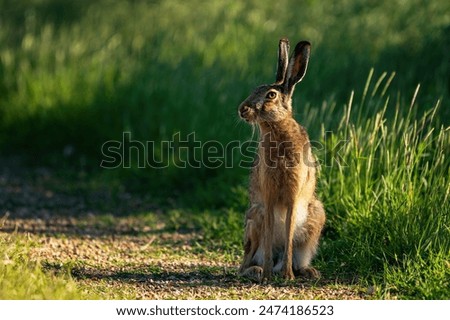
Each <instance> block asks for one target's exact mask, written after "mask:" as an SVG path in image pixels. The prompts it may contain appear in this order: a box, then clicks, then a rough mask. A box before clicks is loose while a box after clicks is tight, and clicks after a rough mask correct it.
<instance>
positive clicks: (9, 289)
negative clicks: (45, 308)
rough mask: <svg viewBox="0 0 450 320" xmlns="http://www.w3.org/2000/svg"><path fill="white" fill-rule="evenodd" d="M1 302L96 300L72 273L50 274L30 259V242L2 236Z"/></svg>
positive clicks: (12, 236)
mask: <svg viewBox="0 0 450 320" xmlns="http://www.w3.org/2000/svg"><path fill="white" fill-rule="evenodd" d="M0 251H1V252H2V258H1V259H2V260H0V299H13V300H16V299H19V300H24V299H35V300H42V299H46V300H48V299H51V300H56V299H72V300H73V299H95V298H98V296H97V295H94V294H93V293H88V292H86V291H83V290H81V289H80V288H79V287H78V286H77V284H76V283H75V281H74V280H72V279H71V278H70V276H69V272H62V273H60V274H49V273H46V272H44V271H43V270H42V267H41V265H40V264H39V263H36V261H31V260H30V258H29V251H30V242H29V241H27V240H26V239H25V238H23V237H20V236H17V235H5V234H3V233H2V234H0Z"/></svg>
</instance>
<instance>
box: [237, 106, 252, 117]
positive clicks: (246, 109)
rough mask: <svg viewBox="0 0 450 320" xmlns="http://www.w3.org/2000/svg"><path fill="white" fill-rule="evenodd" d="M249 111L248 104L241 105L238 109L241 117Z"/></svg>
mask: <svg viewBox="0 0 450 320" xmlns="http://www.w3.org/2000/svg"><path fill="white" fill-rule="evenodd" d="M249 111H250V108H249V107H248V106H242V107H241V108H240V110H239V113H240V115H241V117H243V116H245V114H246V113H248V112H249Z"/></svg>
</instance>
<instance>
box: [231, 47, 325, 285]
mask: <svg viewBox="0 0 450 320" xmlns="http://www.w3.org/2000/svg"><path fill="white" fill-rule="evenodd" d="M310 48H311V45H310V43H309V42H307V41H302V42H299V43H298V44H297V45H296V47H295V50H294V53H293V55H292V57H291V59H290V60H289V57H288V55H289V41H288V40H287V39H281V40H280V43H279V51H278V69H277V74H276V81H275V83H273V84H270V85H262V86H259V87H257V88H256V89H255V91H254V92H253V93H252V94H251V95H250V96H249V97H248V98H247V99H245V100H244V101H243V102H242V103H241V105H240V106H239V110H238V112H239V116H240V117H241V118H242V119H244V120H245V121H247V122H249V123H251V124H253V125H257V127H258V128H259V134H260V141H259V147H258V156H257V159H256V160H255V164H254V167H253V170H252V173H251V176H250V208H249V209H248V211H247V213H246V218H245V219H246V223H245V236H244V259H243V262H242V265H241V267H240V269H239V274H240V275H241V276H244V277H250V278H254V279H256V280H259V281H263V280H265V281H267V280H270V279H271V277H272V274H273V273H277V274H278V273H281V276H282V277H283V278H285V279H288V280H289V279H293V278H294V275H297V276H298V275H302V276H306V277H312V278H314V277H318V276H319V272H318V271H317V270H316V269H314V268H312V267H311V266H310V262H311V259H312V258H313V256H314V255H315V253H316V250H317V246H318V241H319V237H320V233H321V230H322V227H323V225H324V223H325V211H324V209H323V206H322V203H321V202H320V201H319V200H318V199H317V198H316V195H315V189H316V167H315V158H314V156H313V154H312V152H311V147H310V142H309V138H308V134H307V133H306V131H305V129H304V128H303V127H302V126H300V125H299V124H298V123H297V122H296V121H295V119H294V118H293V115H292V104H291V101H292V94H293V92H294V88H295V85H296V84H297V83H298V82H300V81H301V80H302V78H303V76H304V75H305V72H306V69H307V66H308V60H309V54H310Z"/></svg>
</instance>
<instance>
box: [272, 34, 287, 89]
mask: <svg viewBox="0 0 450 320" xmlns="http://www.w3.org/2000/svg"><path fill="white" fill-rule="evenodd" d="M288 63H289V40H288V39H286V38H283V39H281V40H280V43H279V44H278V68H277V78H276V81H275V83H276V84H282V83H284V81H285V78H286V70H287V68H288Z"/></svg>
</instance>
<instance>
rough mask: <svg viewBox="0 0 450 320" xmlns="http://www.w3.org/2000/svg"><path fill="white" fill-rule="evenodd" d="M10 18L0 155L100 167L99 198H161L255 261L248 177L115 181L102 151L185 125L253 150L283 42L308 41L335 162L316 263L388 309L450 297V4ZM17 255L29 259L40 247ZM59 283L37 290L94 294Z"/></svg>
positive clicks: (92, 177) (158, 174)
mask: <svg viewBox="0 0 450 320" xmlns="http://www.w3.org/2000/svg"><path fill="white" fill-rule="evenodd" d="M62 3H64V4H62ZM0 9H1V10H0V152H2V153H3V154H5V153H6V154H9V153H19V154H21V155H22V156H27V157H29V158H30V159H32V161H35V162H37V163H39V164H42V163H44V164H47V165H48V164H53V165H55V164H56V165H57V167H58V168H59V170H60V171H61V173H62V175H63V176H64V175H65V174H67V176H68V177H69V176H70V179H74V178H73V177H72V175H71V172H73V170H74V168H75V170H81V171H84V172H87V173H88V176H89V177H88V178H86V177H85V179H86V180H88V185H89V190H95V189H97V188H101V187H104V186H105V185H107V186H108V188H110V189H112V190H114V191H113V192H117V190H123V189H126V190H129V191H137V192H147V193H151V194H152V195H154V197H155V199H156V200H155V201H158V203H160V204H161V205H162V206H168V207H170V208H171V209H170V210H167V214H166V216H165V218H164V221H163V222H164V223H165V224H166V226H167V228H168V229H170V230H172V232H178V231H180V232H181V231H183V232H184V231H186V230H195V231H197V232H200V233H201V234H202V235H203V241H202V242H201V243H199V244H198V250H199V251H202V252H204V253H205V252H206V253H210V252H216V251H220V252H223V253H224V255H225V256H224V257H222V259H223V260H226V261H232V260H235V259H236V258H238V257H239V256H240V254H241V239H242V232H243V231H242V219H243V214H244V211H245V209H246V207H247V195H246V181H247V176H248V170H246V169H242V168H237V167H236V166H235V167H234V168H232V169H226V168H224V167H220V168H218V169H207V168H205V167H202V168H200V169H192V168H187V169H179V168H176V167H175V166H174V165H171V166H170V167H169V168H166V169H164V170H151V169H138V168H137V167H136V163H137V159H133V161H134V162H133V163H134V165H133V167H132V168H131V169H116V170H99V169H98V164H99V163H100V160H101V152H100V149H101V145H102V144H103V143H104V142H105V141H107V140H111V139H113V140H121V139H122V133H123V132H131V134H132V138H133V139H135V140H142V141H146V140H151V141H155V142H156V144H157V145H158V143H159V142H160V141H162V140H168V139H170V138H171V137H172V135H173V134H174V133H176V132H180V133H181V134H182V136H183V135H184V136H186V135H187V134H189V133H191V132H195V133H196V138H197V139H198V140H200V141H203V142H204V141H207V140H217V141H220V142H221V143H224V144H226V143H228V142H230V141H232V140H241V141H244V140H247V139H249V138H250V137H251V129H250V128H248V127H247V126H246V125H245V124H241V123H237V116H236V109H237V105H238V104H239V103H240V101H242V99H243V98H245V97H246V95H247V94H248V93H249V92H250V90H251V89H252V88H253V87H254V86H255V85H258V84H260V83H263V82H270V81H272V80H273V77H274V71H275V70H274V67H275V66H274V64H275V61H276V45H277V42H278V39H279V38H280V37H282V36H288V37H289V38H290V39H291V41H292V42H294V41H298V40H301V39H308V40H309V41H311V42H312V45H313V49H312V56H311V62H310V66H309V69H308V74H307V75H306V77H305V79H304V81H303V82H302V84H300V85H299V86H298V89H297V91H298V93H297V94H296V96H295V97H294V109H295V110H296V116H297V118H298V120H299V122H300V123H302V124H303V125H304V126H306V127H307V129H308V132H309V133H310V136H311V139H312V140H313V141H314V142H313V145H314V146H315V147H316V150H315V153H316V154H317V156H318V159H319V161H320V163H321V166H320V175H319V183H318V188H319V189H318V194H319V196H320V198H321V199H322V200H323V202H324V204H325V208H326V211H327V215H328V222H327V225H326V228H325V230H324V237H323V240H322V244H321V248H320V252H319V255H318V257H317V259H316V262H315V263H316V264H317V265H318V266H319V268H320V269H321V270H323V273H324V275H325V277H329V278H333V277H348V278H355V277H357V278H358V279H359V280H358V281H359V283H360V284H363V285H373V286H374V287H376V288H377V291H376V294H377V297H379V298H393V297H400V298H412V299H448V298H450V292H449V290H448V289H447V288H449V287H450V274H449V271H448V270H449V269H450V268H449V263H450V253H449V252H450V201H449V200H450V199H449V198H450V184H449V178H448V177H449V176H450V160H449V157H448V153H449V150H450V128H449V124H450V123H449V121H448V119H449V116H450V111H449V110H450V109H449V108H448V106H449V105H448V99H449V89H448V88H449V77H448V74H449V61H450V59H449V56H448V48H449V45H450V44H449V40H448V33H449V28H450V16H449V15H448V12H450V4H449V3H448V1H439V0H434V1H420V0H411V1H407V2H405V1H369V2H366V3H365V4H364V5H361V4H359V2H358V1H354V0H346V1H341V2H339V3H335V4H331V3H329V4H327V5H324V4H323V3H322V2H320V1H314V0H311V1H304V2H302V3H301V4H297V3H296V2H295V1H291V0H280V1H278V2H277V6H275V7H274V6H273V3H272V2H271V1H247V2H245V3H244V2H233V1H208V2H204V1H195V0H194V1H161V2H158V1H154V2H153V1H152V2H145V1H130V2H125V1H120V2H119V1H107V0H103V1H96V2H90V1H64V2H61V1H57V0H39V1H38V0H29V1H25V0H22V1H0ZM175 17H176V18H175ZM418 84H420V86H418ZM339 141H345V143H343V144H342V148H341V149H340V150H334V149H333V148H334V146H336V144H337V143H338V142H339ZM68 147H70V148H72V149H73V150H74V153H73V154H72V155H68V156H67V157H65V156H63V153H64V149H67V148H68ZM70 148H69V149H70ZM156 152H157V153H158V152H161V150H156ZM333 159H338V160H339V161H338V162H336V161H333ZM239 160H240V159H239V158H236V162H235V163H238V161H239ZM76 177H77V175H75V180H76V179H77V178H76ZM70 179H69V178H68V180H70ZM55 187H56V186H55ZM58 188H68V189H70V185H69V186H58ZM66 191H67V190H66ZM117 201H120V199H118V200H117ZM105 207H108V205H105ZM129 214H134V212H130V213H129ZM140 214H141V215H139V217H141V218H142V221H146V223H150V224H151V223H154V220H155V218H154V217H153V216H149V217H146V216H145V214H142V213H140ZM114 219H115V217H114V216H108V215H105V216H104V217H103V218H102V219H100V220H98V224H99V225H102V226H104V225H111V224H114ZM11 237H13V236H11ZM2 246H4V248H5V250H6V248H11V249H8V250H10V252H12V253H11V254H12V255H13V256H21V255H22V256H23V254H21V253H20V252H22V251H21V250H22V249H21V248H22V247H23V242H15V241H14V240H11V241H9V242H3V244H2ZM11 250H12V251H11ZM24 250H25V249H24ZM14 259H15V260H14ZM13 260H14V261H16V262H17V264H14V266H16V265H17V266H18V267H19V266H21V265H23V266H21V267H20V268H22V267H23V268H24V270H28V271H27V272H31V273H36V274H37V277H40V278H42V279H48V277H49V276H48V275H47V274H46V273H42V272H41V271H40V269H39V268H38V267H36V266H31V267H30V266H29V263H28V262H27V261H26V260H23V259H21V258H13ZM7 268H11V267H7ZM30 268H31V269H30ZM5 270H6V269H5ZM8 270H9V269H8ZM11 270H12V269H11ZM30 270H31V271H30ZM10 272H17V271H10ZM5 274H6V275H7V276H4V280H2V281H10V280H8V279H10V278H11V277H12V276H11V275H10V273H5ZM5 279H6V280H5ZM21 279H22V278H20V277H19V278H17V280H14V281H16V282H14V285H13V286H15V285H17V287H18V288H22V287H23V285H20V282H21V281H22V280H21ZM58 279H59V280H58V281H68V283H71V284H73V282H71V281H72V280H70V279H65V278H58ZM61 279H62V280H61ZM42 281H48V280H42ZM38 286H39V285H38ZM38 289H39V288H38ZM58 290H59V289H58V288H56V289H55V291H54V292H56V293H45V294H43V293H40V294H41V295H35V293H31V292H30V293H29V296H28V297H56V296H58V295H61V298H71V297H82V296H80V295H78V294H79V293H76V290H75V289H74V290H75V291H73V292H72V291H70V290H71V289H70V290H69V291H68V292H67V293H64V292H62V291H58ZM105 290H108V288H107V287H105ZM71 292H72V293H71ZM26 295H28V293H26V292H25V291H23V290H22V289H19V293H17V295H15V296H13V298H20V297H26ZM119 296H120V295H119ZM2 297H6V296H4V295H3V296H2Z"/></svg>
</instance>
